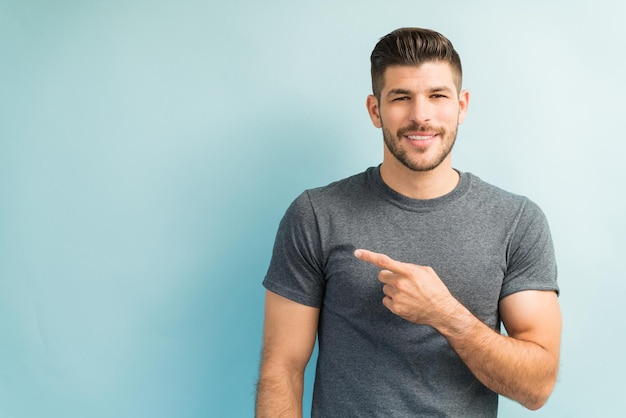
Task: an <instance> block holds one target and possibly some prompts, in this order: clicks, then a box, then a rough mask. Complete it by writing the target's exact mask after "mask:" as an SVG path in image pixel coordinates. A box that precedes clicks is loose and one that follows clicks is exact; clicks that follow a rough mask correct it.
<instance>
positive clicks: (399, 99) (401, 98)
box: [393, 96, 411, 102]
mask: <svg viewBox="0 0 626 418" xmlns="http://www.w3.org/2000/svg"><path fill="white" fill-rule="evenodd" d="M410 99H411V98H410V97H409V96H399V97H396V98H395V99H393V101H394V102H402V101H404V100H410Z"/></svg>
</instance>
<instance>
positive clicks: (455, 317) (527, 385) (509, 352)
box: [355, 250, 561, 410]
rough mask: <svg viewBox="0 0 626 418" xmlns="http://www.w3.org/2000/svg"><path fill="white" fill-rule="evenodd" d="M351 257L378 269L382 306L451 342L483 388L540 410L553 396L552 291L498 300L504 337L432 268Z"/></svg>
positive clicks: (556, 332)
mask: <svg viewBox="0 0 626 418" xmlns="http://www.w3.org/2000/svg"><path fill="white" fill-rule="evenodd" d="M355 256H356V257H357V258H359V259H361V260H363V261H367V262H369V263H371V264H374V265H376V266H377V267H379V268H381V269H382V271H381V272H380V273H379V276H378V277H379V280H380V281H381V282H382V283H383V284H384V286H383V293H384V298H383V304H384V305H385V306H386V307H387V308H388V309H389V310H390V311H391V312H393V313H394V314H396V315H398V316H400V317H402V318H404V319H406V320H407V321H411V322H413V323H416V324H426V325H431V326H432V327H434V328H435V329H437V330H438V331H439V332H440V333H441V334H442V335H443V336H444V337H445V338H446V339H447V340H448V341H449V343H450V345H451V346H452V348H453V349H454V350H455V351H456V353H457V354H458V355H459V357H460V358H461V360H463V362H464V363H465V364H466V365H467V367H468V368H469V369H470V370H471V371H472V373H473V374H474V375H475V376H476V378H477V379H478V380H480V381H481V382H482V383H483V384H484V385H485V386H487V387H488V388H490V389H491V390H493V391H494V392H497V393H499V394H501V395H504V396H506V397H508V398H511V399H514V400H516V401H518V402H520V403H521V404H522V405H524V406H525V407H526V408H528V409H532V410H535V409H539V408H540V407H541V406H543V405H544V404H545V402H546V401H547V400H548V397H549V396H550V394H551V393H552V389H553V388H554V384H555V382H556V377H557V373H558V366H559V352H560V343H561V312H560V308H559V303H558V299H557V295H556V293H555V292H554V291H534V290H528V291H521V292H517V293H513V294H511V295H509V296H507V297H505V298H503V299H502V300H501V301H500V306H499V309H500V317H501V319H502V322H503V324H504V326H505V327H506V330H507V333H508V336H505V335H502V334H500V333H498V332H496V331H494V330H493V329H491V328H490V327H488V326H487V325H486V324H484V323H483V322H482V321H480V320H479V319H478V318H477V317H476V316H474V315H473V314H472V313H471V312H470V311H469V310H468V309H467V308H465V307H464V306H463V305H462V304H461V303H460V302H459V301H458V300H457V299H456V298H454V296H453V295H452V294H451V293H450V291H449V290H448V289H447V287H446V286H445V284H444V283H443V282H442V281H441V279H440V278H439V276H438V275H437V274H436V273H435V271H434V270H433V269H432V268H430V267H425V266H418V265H414V264H410V263H403V262H400V261H396V260H393V259H391V258H390V257H388V256H386V255H384V254H378V253H374V252H371V251H367V250H357V251H356V252H355Z"/></svg>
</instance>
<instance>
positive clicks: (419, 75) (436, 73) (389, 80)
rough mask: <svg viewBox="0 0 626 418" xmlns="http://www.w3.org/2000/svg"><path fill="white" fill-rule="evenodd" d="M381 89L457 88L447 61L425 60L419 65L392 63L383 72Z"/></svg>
mask: <svg viewBox="0 0 626 418" xmlns="http://www.w3.org/2000/svg"><path fill="white" fill-rule="evenodd" d="M384 81H385V83H384V85H383V89H382V91H383V92H385V91H388V90H391V89H398V88H403V89H408V90H422V89H430V88H432V87H448V88H450V89H452V90H457V89H458V87H457V83H456V77H455V75H454V72H453V71H452V67H451V66H450V64H448V63H447V62H443V61H440V62H425V63H423V64H421V65H419V66H414V65H393V66H390V67H387V69H386V70H385V73H384Z"/></svg>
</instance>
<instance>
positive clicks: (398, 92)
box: [387, 86, 453, 97]
mask: <svg viewBox="0 0 626 418" xmlns="http://www.w3.org/2000/svg"><path fill="white" fill-rule="evenodd" d="M439 92H447V93H453V90H452V89H451V88H450V87H448V86H437V87H431V88H430V89H428V93H431V94H432V93H439ZM411 94H413V92H412V91H410V90H407V89H391V90H389V92H388V93H387V97H390V96H401V95H411Z"/></svg>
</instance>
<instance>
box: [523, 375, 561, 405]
mask: <svg viewBox="0 0 626 418" xmlns="http://www.w3.org/2000/svg"><path fill="white" fill-rule="evenodd" d="M555 382H556V379H551V380H550V382H548V383H546V384H543V385H538V386H536V387H535V390H533V391H532V393H530V394H529V395H528V396H527V397H526V399H525V400H524V401H522V402H521V403H522V405H524V407H525V408H526V409H529V410H531V411H536V410H538V409H540V408H541V407H543V406H544V405H545V404H546V402H548V399H549V398H550V395H552V391H553V389H554V384H555Z"/></svg>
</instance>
